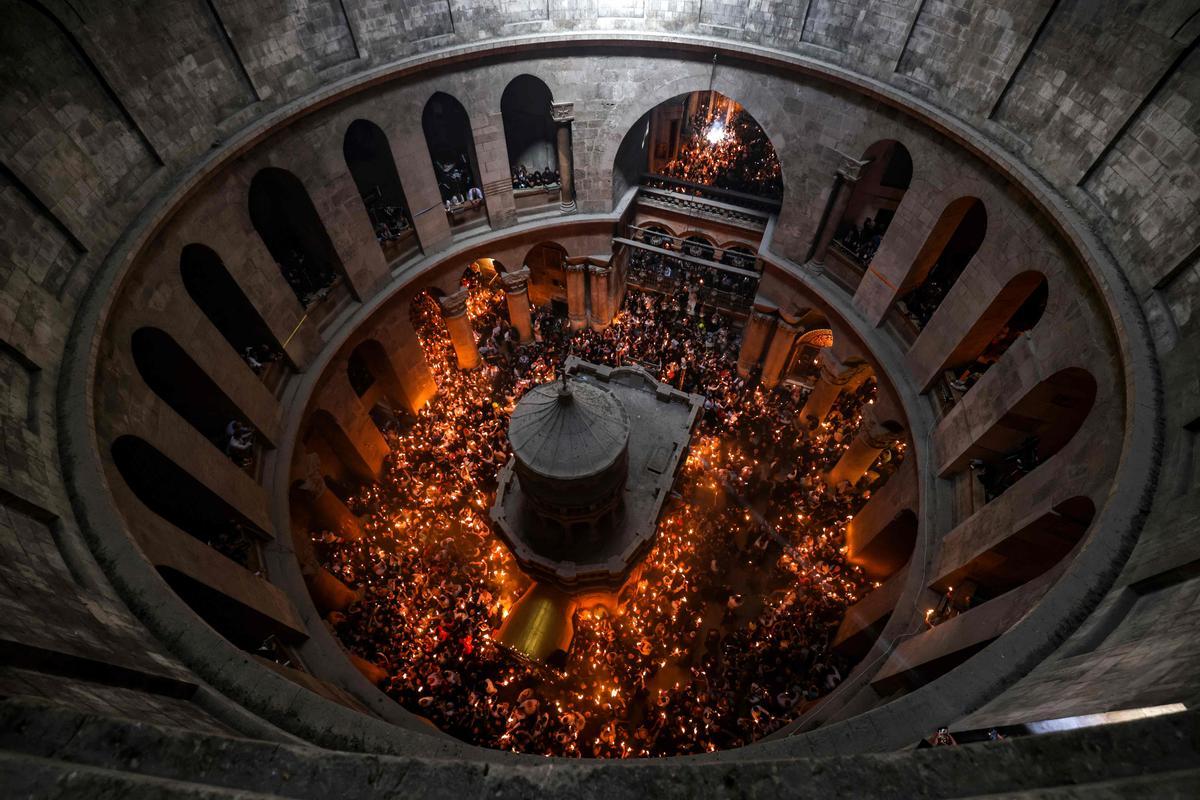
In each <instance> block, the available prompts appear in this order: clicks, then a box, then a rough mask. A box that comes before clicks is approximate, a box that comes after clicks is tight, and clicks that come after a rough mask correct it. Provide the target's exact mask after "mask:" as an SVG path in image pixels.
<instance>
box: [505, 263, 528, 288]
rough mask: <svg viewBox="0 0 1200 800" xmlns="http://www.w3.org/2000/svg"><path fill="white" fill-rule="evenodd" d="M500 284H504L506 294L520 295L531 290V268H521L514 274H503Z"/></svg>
mask: <svg viewBox="0 0 1200 800" xmlns="http://www.w3.org/2000/svg"><path fill="white" fill-rule="evenodd" d="M500 282H501V283H502V284H504V291H505V293H506V294H520V293H521V292H524V291H525V290H527V289H528V288H529V267H521V268H520V269H518V270H514V271H513V272H501V273H500Z"/></svg>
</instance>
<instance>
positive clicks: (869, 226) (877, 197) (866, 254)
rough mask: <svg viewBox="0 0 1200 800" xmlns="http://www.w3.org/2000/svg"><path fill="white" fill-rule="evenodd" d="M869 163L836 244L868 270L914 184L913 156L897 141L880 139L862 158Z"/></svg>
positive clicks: (838, 230)
mask: <svg viewBox="0 0 1200 800" xmlns="http://www.w3.org/2000/svg"><path fill="white" fill-rule="evenodd" d="M860 160H862V161H865V162H867V165H866V166H865V167H864V168H863V170H862V174H861V175H859V178H858V180H857V181H855V183H854V188H853V190H852V191H851V192H850V197H849V199H848V200H847V202H846V208H845V211H844V212H843V213H842V218H841V219H840V220H838V221H837V227H836V229H835V233H834V242H836V243H837V245H838V248H837V249H838V251H839V252H841V253H843V254H845V255H847V256H849V257H850V259H851V260H853V261H855V262H857V263H858V264H859V266H861V267H865V266H866V265H868V264H870V263H871V260H872V259H873V258H874V257H875V252H876V251H877V250H878V249H879V246H880V244H882V242H883V237H884V236H885V235H886V234H887V230H888V227H889V226H890V225H891V223H892V218H893V217H894V216H895V215H896V209H897V208H899V207H900V203H901V201H902V200H903V199H904V195H905V193H906V192H907V191H908V187H909V186H910V185H911V184H912V176H913V162H912V156H911V155H910V154H909V152H908V148H906V147H905V146H904V145H903V144H901V143H900V142H898V141H896V140H895V139H881V140H880V141H878V142H875V143H874V144H872V145H871V146H870V147H868V148H867V149H866V151H865V152H864V153H863V155H862V159H860Z"/></svg>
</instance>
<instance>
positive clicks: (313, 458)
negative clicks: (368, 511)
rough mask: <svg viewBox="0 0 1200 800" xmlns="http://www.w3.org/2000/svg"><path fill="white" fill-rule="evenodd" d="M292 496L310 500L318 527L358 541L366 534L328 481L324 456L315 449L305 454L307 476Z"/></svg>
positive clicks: (312, 520) (313, 522)
mask: <svg viewBox="0 0 1200 800" xmlns="http://www.w3.org/2000/svg"><path fill="white" fill-rule="evenodd" d="M293 491H296V492H297V493H296V494H293V495H292V496H293V497H297V496H298V497H302V498H305V499H307V500H308V506H309V509H310V510H311V518H310V524H311V525H312V526H313V527H314V528H316V529H317V530H323V531H333V532H334V533H336V534H338V535H339V536H341V537H342V538H344V539H350V540H355V541H357V540H358V539H361V538H362V536H363V530H362V525H361V524H360V523H359V521H358V517H356V516H354V514H352V513H351V512H350V509H348V508H346V504H345V503H343V502H342V499H341V498H340V497H338V496H337V495H336V494H334V493H333V492H331V491H329V487H328V486H326V485H325V479H324V478H323V477H322V475H321V460H320V459H319V458H318V457H317V455H316V454H315V453H309V454H308V455H307V456H306V457H305V479H304V481H303V483H300V484H299V486H298V487H297V490H293Z"/></svg>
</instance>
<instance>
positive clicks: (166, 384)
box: [130, 328, 255, 466]
mask: <svg viewBox="0 0 1200 800" xmlns="http://www.w3.org/2000/svg"><path fill="white" fill-rule="evenodd" d="M130 348H131V352H132V354H133V362H134V364H136V365H137V370H138V373H139V374H140V375H141V376H142V380H144V381H145V382H146V385H147V386H149V387H150V390H151V391H152V392H154V393H155V394H156V395H158V396H159V398H160V399H161V400H162V401H163V402H164V403H166V404H167V405H168V406H170V407H171V408H172V409H173V410H174V411H175V413H177V414H178V415H179V416H181V417H183V419H184V420H186V421H187V423H188V424H189V425H191V426H192V427H193V428H195V429H196V430H197V431H198V432H199V433H200V435H201V436H203V437H204V438H206V439H208V440H209V441H210V442H212V443H213V445H214V446H215V447H217V448H218V449H220V450H221V452H223V453H225V455H227V456H228V457H229V458H230V460H232V461H233V462H234V463H235V464H238V465H240V466H249V465H250V463H251V462H252V461H253V450H254V439H255V437H254V430H253V428H251V427H250V425H248V424H247V423H246V418H245V416H244V415H243V414H242V412H241V409H239V408H238V407H237V405H236V404H235V403H234V402H233V401H232V400H230V399H229V397H228V395H226V394H225V392H224V391H223V390H222V389H221V387H220V386H218V385H217V384H216V382H215V381H213V379H212V378H210V377H209V376H208V373H206V372H205V371H204V370H202V369H201V368H200V366H199V365H198V364H196V362H195V361H193V360H192V357H191V356H190V355H188V353H187V351H186V350H184V349H183V348H182V347H180V346H179V344H178V343H177V342H176V341H175V340H174V339H172V338H171V336H170V335H169V334H167V333H165V332H163V331H161V330H159V329H158V328H138V329H137V330H136V331H134V333H133V336H132V337H131V340H130Z"/></svg>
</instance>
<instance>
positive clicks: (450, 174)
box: [421, 92, 482, 202]
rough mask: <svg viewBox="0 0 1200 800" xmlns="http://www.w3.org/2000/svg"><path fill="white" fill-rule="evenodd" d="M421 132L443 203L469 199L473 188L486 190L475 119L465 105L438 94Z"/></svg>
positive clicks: (424, 117)
mask: <svg viewBox="0 0 1200 800" xmlns="http://www.w3.org/2000/svg"><path fill="white" fill-rule="evenodd" d="M421 129H422V130H423V131H424V132H425V144H426V146H427V147H428V148H429V156H430V158H431V159H432V160H433V172H434V176H435V177H436V178H437V182H438V190H439V191H440V192H441V196H442V201H443V202H445V201H447V200H451V199H452V198H454V197H466V195H467V192H468V190H469V189H470V188H471V187H476V188H480V189H482V184H481V183H480V180H479V161H478V159H477V157H476V155H475V139H474V135H473V133H472V131H471V119H470V117H469V116H467V110H466V109H465V108H463V105H462V103H460V102H458V100H456V99H455V98H454V97H452V96H450V95H448V94H446V93H445V92H435V93H434V94H433V96H432V97H430V98H429V100H428V101H426V103H425V108H424V110H423V111H422V112H421Z"/></svg>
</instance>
